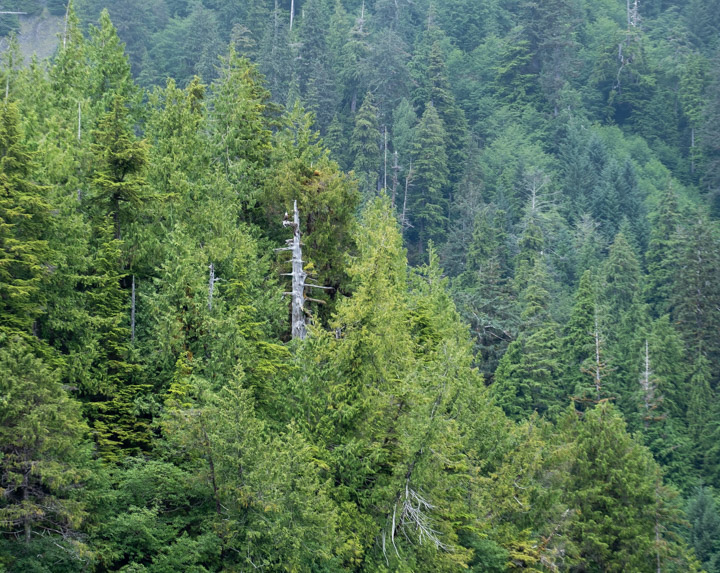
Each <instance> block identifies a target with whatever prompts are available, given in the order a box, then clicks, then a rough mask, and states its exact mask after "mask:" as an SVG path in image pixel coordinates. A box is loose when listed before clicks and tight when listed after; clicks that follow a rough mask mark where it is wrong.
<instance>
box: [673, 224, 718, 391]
mask: <svg viewBox="0 0 720 573" xmlns="http://www.w3.org/2000/svg"><path fill="white" fill-rule="evenodd" d="M677 254H678V255H679V259H678V263H677V267H676V269H677V275H676V276H675V277H674V281H673V292H672V293H670V296H671V306H672V308H673V318H674V319H675V321H676V323H677V327H678V330H679V331H680V333H681V334H682V335H683V338H684V339H685V341H686V344H687V345H688V348H690V349H692V350H693V351H695V352H703V353H705V354H707V356H708V358H709V359H710V361H711V362H716V361H717V360H720V342H719V341H718V337H717V332H718V331H719V330H720V240H718V238H717V237H716V236H714V234H713V226H712V224H711V223H710V221H709V220H708V219H707V218H706V217H704V216H700V217H698V218H697V219H696V221H695V222H694V224H692V225H691V226H690V227H689V228H688V229H687V231H686V232H685V233H683V234H682V235H681V236H680V245H679V246H678V253H677ZM717 379H718V378H717V377H714V380H717Z"/></svg>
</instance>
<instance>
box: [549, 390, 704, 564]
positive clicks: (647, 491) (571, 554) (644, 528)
mask: <svg viewBox="0 0 720 573" xmlns="http://www.w3.org/2000/svg"><path fill="white" fill-rule="evenodd" d="M563 424H564V425H566V429H565V432H567V436H568V439H570V440H571V443H572V444H573V449H574V452H575V456H574V458H573V460H572V461H571V463H570V468H569V483H568V484H567V489H566V492H567V494H566V500H567V503H568V507H570V508H571V510H572V511H574V512H576V513H575V515H574V517H573V518H572V521H571V523H570V525H569V526H568V529H567V533H566V534H567V538H568V542H569V544H570V547H569V548H568V559H567V565H568V569H569V570H570V571H577V572H580V571H608V572H610V571H613V572H617V573H620V572H622V571H638V572H642V571H646V572H648V573H650V572H654V571H656V570H657V568H658V567H660V568H661V570H662V569H663V568H665V567H667V568H668V570H678V571H683V570H684V571H697V570H698V568H697V566H696V562H695V560H694V558H693V557H692V556H691V555H692V554H691V553H690V552H689V551H688V548H687V547H686V546H685V545H684V543H683V542H682V540H678V539H675V538H673V537H672V534H671V531H672V529H673V528H674V527H677V526H678V525H679V524H680V518H679V513H678V512H677V511H675V510H674V509H673V501H672V498H673V493H672V491H671V490H669V489H668V488H667V487H666V486H664V485H663V484H662V478H661V474H660V468H659V466H658V465H657V463H656V462H655V461H654V460H653V459H652V456H651V455H650V452H649V451H648V450H646V449H645V448H644V447H642V446H640V445H638V444H637V443H636V442H634V441H633V439H632V438H631V436H630V435H629V434H628V433H627V431H626V429H625V422H624V421H623V419H622V416H621V415H620V413H619V412H618V411H617V409H616V408H614V407H613V406H612V405H611V404H610V403H608V402H603V403H601V404H598V405H597V406H595V407H594V408H592V409H590V410H587V411H586V412H585V413H584V414H583V416H582V417H578V415H577V414H576V413H575V412H570V413H569V414H568V419H566V420H564V422H563Z"/></svg>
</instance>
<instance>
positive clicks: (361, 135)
mask: <svg viewBox="0 0 720 573" xmlns="http://www.w3.org/2000/svg"><path fill="white" fill-rule="evenodd" d="M350 153H351V154H352V156H353V157H354V158H355V159H354V161H353V170H354V171H355V174H356V175H357V177H358V181H359V187H360V190H361V192H362V193H363V196H364V197H371V196H372V195H373V194H374V193H375V191H376V189H377V185H378V180H379V176H380V158H381V156H380V131H379V129H378V124H377V108H376V107H375V102H374V99H373V95H372V93H371V92H367V93H366V94H365V99H363V102H362V106H360V111H358V113H357V115H356V116H355V127H354V128H353V133H352V137H351V138H350Z"/></svg>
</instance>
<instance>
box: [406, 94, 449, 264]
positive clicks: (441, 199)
mask: <svg viewBox="0 0 720 573" xmlns="http://www.w3.org/2000/svg"><path fill="white" fill-rule="evenodd" d="M446 137H447V132H446V131H445V127H444V124H443V122H442V120H441V119H440V116H439V115H438V112H437V111H436V109H435V106H434V105H433V104H432V103H429V104H428V105H427V106H426V107H425V113H423V116H422V118H421V119H420V123H419V124H418V126H417V128H416V131H415V144H414V149H413V164H412V174H411V176H410V181H411V185H412V192H411V193H410V199H409V201H408V211H409V217H410V220H411V221H412V225H413V229H412V232H411V233H410V240H411V241H412V243H413V244H414V246H415V250H417V252H418V253H422V252H423V251H424V249H425V248H426V245H427V242H428V241H429V240H434V241H438V240H442V238H443V235H444V229H445V225H446V221H447V209H448V200H447V195H448V186H449V184H450V169H449V164H448V157H447V154H446V151H445V138H446Z"/></svg>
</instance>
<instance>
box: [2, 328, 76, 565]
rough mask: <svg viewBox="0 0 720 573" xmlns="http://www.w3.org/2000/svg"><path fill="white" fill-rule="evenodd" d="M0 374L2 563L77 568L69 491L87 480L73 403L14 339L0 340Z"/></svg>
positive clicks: (4, 337) (73, 508) (49, 372)
mask: <svg viewBox="0 0 720 573" xmlns="http://www.w3.org/2000/svg"><path fill="white" fill-rule="evenodd" d="M0 372H2V373H3V374H2V376H1V377H0V396H1V397H0V491H2V494H3V495H2V496H1V497H0V523H2V524H3V527H2V529H3V531H2V534H0V549H2V550H3V551H2V553H3V554H4V558H3V561H2V563H3V564H5V565H9V566H10V567H11V570H12V569H16V568H17V569H20V568H28V567H32V568H33V570H36V571H43V572H45V571H47V572H49V571H52V570H56V571H70V570H72V568H74V567H75V568H80V569H82V568H83V567H84V566H85V565H86V564H87V561H88V559H89V557H90V555H89V553H88V552H87V548H86V546H85V544H84V543H83V541H82V536H81V535H80V526H81V524H82V521H83V520H84V518H85V517H86V513H85V508H84V504H83V503H82V502H81V501H80V500H79V499H78V496H77V491H78V489H79V488H81V487H82V483H83V481H84V480H86V479H87V478H88V477H89V475H88V472H87V468H88V465H87V463H88V460H89V449H88V448H87V442H86V441H85V440H86V434H87V426H86V425H85V423H84V422H83V420H82V418H81V416H80V409H79V407H78V404H77V403H76V402H75V401H74V400H73V399H72V398H70V397H68V395H67V393H66V391H65V390H64V389H63V388H62V386H61V385H60V383H59V379H58V378H59V377H58V372H57V371H53V370H52V369H51V368H49V367H48V366H47V365H46V364H44V363H43V362H42V361H41V360H40V359H39V358H38V357H36V356H35V355H34V354H33V351H32V349H31V348H30V347H29V346H28V345H27V344H26V343H25V342H23V341H22V339H20V338H19V337H8V336H7V335H5V334H0ZM23 545H24V547H23ZM7 557H9V561H7V560H6V558H7ZM53 568H55V569H53ZM76 570H77V569H76Z"/></svg>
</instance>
